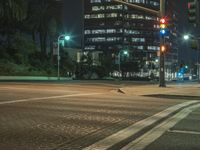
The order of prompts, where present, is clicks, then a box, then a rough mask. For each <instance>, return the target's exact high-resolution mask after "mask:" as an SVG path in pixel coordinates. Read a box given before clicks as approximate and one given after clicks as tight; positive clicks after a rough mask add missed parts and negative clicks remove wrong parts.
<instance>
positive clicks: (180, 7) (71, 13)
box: [63, 0, 200, 63]
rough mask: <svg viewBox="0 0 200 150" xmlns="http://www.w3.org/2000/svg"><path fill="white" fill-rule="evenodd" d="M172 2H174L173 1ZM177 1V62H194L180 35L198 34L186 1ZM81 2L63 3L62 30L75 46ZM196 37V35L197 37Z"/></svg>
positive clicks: (79, 28)
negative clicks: (189, 14)
mask: <svg viewBox="0 0 200 150" xmlns="http://www.w3.org/2000/svg"><path fill="white" fill-rule="evenodd" d="M173 1H174V0H173ZM176 1H177V13H178V20H179V23H178V33H179V36H178V38H179V39H178V40H179V42H178V43H180V44H179V60H183V61H185V62H188V63H189V61H191V60H195V59H196V52H195V51H194V50H191V49H190V46H189V43H188V42H186V41H183V39H182V35H184V34H185V33H191V34H195V35H197V34H198V33H200V32H199V31H198V30H197V29H195V28H194V27H193V26H192V25H190V24H189V23H188V20H187V0H176ZM82 2H83V0H65V2H64V5H65V6H64V11H63V13H64V15H63V16H64V18H63V21H64V28H65V32H69V33H71V35H73V39H74V45H75V46H79V47H80V46H81V33H82V15H83V14H82V12H83V9H82ZM197 36H198V35H197Z"/></svg>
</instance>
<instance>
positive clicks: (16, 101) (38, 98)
mask: <svg viewBox="0 0 200 150" xmlns="http://www.w3.org/2000/svg"><path fill="white" fill-rule="evenodd" d="M100 94H102V93H86V94H71V95H60V96H49V97H37V98H27V99H19V100H13V101H5V102H0V105H3V104H12V103H20V102H28V101H36V100H47V99H55V98H65V97H76V96H91V95H100Z"/></svg>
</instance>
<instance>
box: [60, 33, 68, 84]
mask: <svg viewBox="0 0 200 150" xmlns="http://www.w3.org/2000/svg"><path fill="white" fill-rule="evenodd" d="M61 38H64V39H65V40H67V41H69V40H70V36H69V35H65V34H62V35H60V36H58V39H57V43H58V46H57V48H58V49H57V50H58V52H57V61H58V62H57V63H58V68H57V79H58V80H60V39H61Z"/></svg>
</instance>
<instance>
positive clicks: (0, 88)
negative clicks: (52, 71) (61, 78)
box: [0, 87, 80, 93]
mask: <svg viewBox="0 0 200 150" xmlns="http://www.w3.org/2000/svg"><path fill="white" fill-rule="evenodd" d="M2 89H8V90H27V91H41V89H35V88H33V87H27V88H22V87H0V90H2ZM42 90H43V91H52V92H74V93H77V92H80V91H72V90H55V89H52V90H51V89H42Z"/></svg>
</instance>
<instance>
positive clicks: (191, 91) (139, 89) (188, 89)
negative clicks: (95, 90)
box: [120, 84, 200, 97]
mask: <svg viewBox="0 0 200 150" xmlns="http://www.w3.org/2000/svg"><path fill="white" fill-rule="evenodd" d="M120 90H121V91H123V92H124V93H125V94H128V95H136V96H142V95H154V94H155V95H157V94H167V95H179V96H196V97H200V84H187V85H167V87H166V88H162V87H158V85H142V86H128V87H122V88H120Z"/></svg>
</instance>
